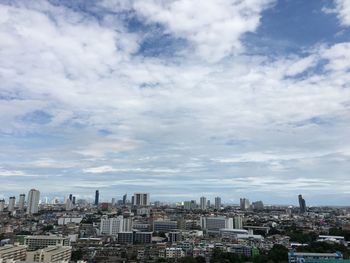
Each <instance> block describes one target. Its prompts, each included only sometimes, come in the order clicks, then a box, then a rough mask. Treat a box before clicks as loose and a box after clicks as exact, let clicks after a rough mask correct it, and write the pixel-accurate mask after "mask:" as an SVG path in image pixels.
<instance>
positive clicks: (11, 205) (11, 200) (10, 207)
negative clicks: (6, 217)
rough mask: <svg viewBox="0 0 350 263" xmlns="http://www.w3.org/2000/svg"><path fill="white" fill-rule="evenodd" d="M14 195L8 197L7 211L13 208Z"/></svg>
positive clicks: (14, 202) (11, 210)
mask: <svg viewBox="0 0 350 263" xmlns="http://www.w3.org/2000/svg"><path fill="white" fill-rule="evenodd" d="M15 204H16V197H14V196H11V197H10V199H9V205H8V207H7V211H9V212H13V211H14V210H15Z"/></svg>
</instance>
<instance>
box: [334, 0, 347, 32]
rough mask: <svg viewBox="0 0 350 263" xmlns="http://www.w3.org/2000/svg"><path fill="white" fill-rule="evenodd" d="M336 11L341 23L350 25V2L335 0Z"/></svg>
mask: <svg viewBox="0 0 350 263" xmlns="http://www.w3.org/2000/svg"><path fill="white" fill-rule="evenodd" d="M335 5H336V10H335V11H336V12H337V13H338V18H339V20H340V22H341V24H342V25H344V26H350V2H349V1H348V0H335Z"/></svg>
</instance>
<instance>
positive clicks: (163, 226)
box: [153, 220, 177, 232]
mask: <svg viewBox="0 0 350 263" xmlns="http://www.w3.org/2000/svg"><path fill="white" fill-rule="evenodd" d="M175 229H177V221H170V220H156V221H154V222H153V231H155V232H169V231H171V230H175Z"/></svg>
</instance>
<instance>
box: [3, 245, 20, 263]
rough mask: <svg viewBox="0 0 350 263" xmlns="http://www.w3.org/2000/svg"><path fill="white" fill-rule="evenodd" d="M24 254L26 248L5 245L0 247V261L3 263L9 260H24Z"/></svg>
mask: <svg viewBox="0 0 350 263" xmlns="http://www.w3.org/2000/svg"><path fill="white" fill-rule="evenodd" d="M26 252H27V247H26V246H20V245H5V246H3V247H0V259H2V260H3V262H4V263H6V262H7V261H10V260H25V259H26Z"/></svg>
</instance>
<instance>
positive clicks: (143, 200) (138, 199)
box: [133, 193, 150, 206]
mask: <svg viewBox="0 0 350 263" xmlns="http://www.w3.org/2000/svg"><path fill="white" fill-rule="evenodd" d="M133 205H136V206H149V205H150V195H149V193H134V203H133Z"/></svg>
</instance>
